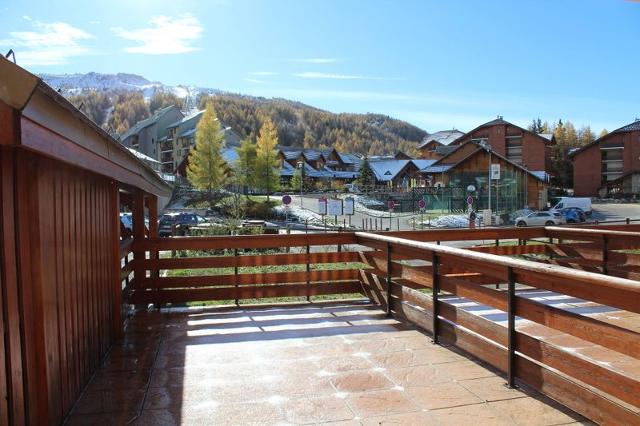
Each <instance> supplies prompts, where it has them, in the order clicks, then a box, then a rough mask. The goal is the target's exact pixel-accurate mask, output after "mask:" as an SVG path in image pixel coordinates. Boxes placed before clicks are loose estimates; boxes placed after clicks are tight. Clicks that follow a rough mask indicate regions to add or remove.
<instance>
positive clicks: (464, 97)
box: [0, 0, 640, 132]
mask: <svg viewBox="0 0 640 426" xmlns="http://www.w3.org/2000/svg"><path fill="white" fill-rule="evenodd" d="M639 45H640V2H632V1H624V0H548V1H542V0H518V1H513V0H512V1H506V0H505V1H471V0H467V1H458V0H448V1H435V0H434V1H427V0H422V1H408V0H406V1H401V0H398V1H382V0H380V1H373V0H369V1H365V0H360V1H355V0H306V1H303V0H273V1H266V0H264V1H257V0H256V1H249V0H246V1H244V0H209V1H195V0H181V1H163V0H153V1H152V0H111V1H91V2H87V1H77V2H76V1H68V0H61V1H51V0H42V1H40V0H35V1H29V0H23V1H20V2H17V1H13V0H12V1H8V0H0V50H2V52H5V51H7V50H8V49H9V48H13V49H14V50H15V51H16V57H17V60H18V63H19V64H21V65H23V66H24V67H25V68H27V69H29V70H30V71H32V72H36V73H39V72H47V73H73V72H88V71H96V72H104V73H116V72H130V73H136V74H140V75H143V76H145V77H147V78H149V79H151V80H157V81H162V82H163V83H167V84H188V85H198V86H203V87H211V88H218V89H222V90H229V91H233V92H238V93H244V94H252V95H259V96H266V97H283V98H287V99H293V100H299V101H302V102H305V103H308V104H310V105H313V106H316V107H319V108H323V109H327V110H330V111H333V112H377V113H383V114H388V115H391V116H393V117H397V118H401V119H404V120H407V121H409V122H411V123H413V124H415V125H417V126H419V127H421V128H423V129H425V130H427V131H430V132H432V131H437V130H440V129H445V128H451V127H456V128H458V129H461V130H469V129H471V128H473V127H475V126H476V125H478V124H481V123H483V122H485V121H488V120H491V119H493V118H495V116H496V115H503V116H504V118H505V119H506V120H509V121H512V122H514V123H516V124H520V125H526V124H528V123H529V122H530V121H531V119H532V118H534V117H538V116H539V117H541V118H542V119H543V120H545V119H546V120H549V121H552V120H557V119H558V118H563V119H565V120H570V121H572V122H574V124H576V125H578V126H580V125H583V124H590V125H591V126H592V128H593V129H594V130H595V131H597V132H599V131H600V129H602V128H603V127H606V128H607V129H609V130H612V129H614V128H617V127H620V126H622V125H624V124H627V123H629V122H631V121H633V120H634V118H635V117H638V116H640V81H639V76H640V54H638V49H639V47H638V46H639Z"/></svg>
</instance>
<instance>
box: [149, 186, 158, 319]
mask: <svg viewBox="0 0 640 426" xmlns="http://www.w3.org/2000/svg"><path fill="white" fill-rule="evenodd" d="M146 200H147V208H148V209H149V236H148V238H149V239H151V240H155V239H157V238H158V196H157V195H154V194H149V195H147V197H146ZM149 258H150V259H159V258H160V252H159V251H158V250H152V251H151V252H150V253H149ZM150 277H151V279H152V280H153V281H154V287H155V291H156V295H157V297H159V296H160V289H159V288H158V281H157V280H158V278H160V270H158V269H153V270H151V272H150ZM155 307H156V309H160V300H159V299H158V300H156V303H155Z"/></svg>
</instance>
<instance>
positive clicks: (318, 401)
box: [284, 396, 354, 424]
mask: <svg viewBox="0 0 640 426" xmlns="http://www.w3.org/2000/svg"><path fill="white" fill-rule="evenodd" d="M284 412H285V419H286V420H287V421H288V422H291V423H294V424H309V423H325V422H334V421H345V420H351V419H353V417H354V415H353V412H352V411H351V410H350V409H349V406H348V405H347V403H346V401H345V400H344V399H342V398H337V397H335V396H330V397H322V398H300V399H295V400H291V401H287V402H286V403H285V404H284Z"/></svg>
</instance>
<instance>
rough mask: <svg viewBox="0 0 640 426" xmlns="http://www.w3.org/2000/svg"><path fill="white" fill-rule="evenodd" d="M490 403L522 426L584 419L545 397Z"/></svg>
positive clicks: (555, 423)
mask: <svg viewBox="0 0 640 426" xmlns="http://www.w3.org/2000/svg"><path fill="white" fill-rule="evenodd" d="M488 405H489V406H490V407H491V408H492V409H493V410H495V411H497V412H499V413H500V414H502V415H503V416H504V417H507V418H509V419H511V421H513V422H514V423H515V424H517V425H520V426H525V425H531V426H534V425H559V424H563V423H571V422H575V421H580V420H584V418H583V417H582V416H579V415H577V414H575V413H573V412H572V411H570V410H569V409H567V408H565V407H563V406H562V405H560V404H558V403H556V402H554V401H552V400H551V399H549V398H544V397H540V399H537V398H532V397H528V398H517V399H512V400H505V401H494V402H489V403H488Z"/></svg>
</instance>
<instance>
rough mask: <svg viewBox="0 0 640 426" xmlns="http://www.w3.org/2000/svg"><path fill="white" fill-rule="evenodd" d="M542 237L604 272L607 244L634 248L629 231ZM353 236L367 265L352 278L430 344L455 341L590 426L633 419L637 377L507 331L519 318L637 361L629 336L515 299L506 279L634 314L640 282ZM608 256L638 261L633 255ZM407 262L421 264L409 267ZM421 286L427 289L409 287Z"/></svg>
mask: <svg viewBox="0 0 640 426" xmlns="http://www.w3.org/2000/svg"><path fill="white" fill-rule="evenodd" d="M545 233H546V235H545V236H546V237H548V238H552V239H563V240H568V239H571V240H572V243H571V244H570V246H571V247H579V248H580V247H581V246H584V245H585V244H586V245H587V246H588V247H589V249H590V250H599V251H600V253H601V254H603V256H602V258H604V260H603V259H602V258H600V259H598V261H599V262H600V263H602V262H604V268H605V271H606V265H608V264H610V263H611V262H612V258H613V257H615V256H612V254H613V253H616V252H613V251H612V250H615V249H628V248H638V247H640V235H639V234H638V233H634V232H620V231H613V230H611V231H607V230H605V231H603V232H597V231H595V230H579V229H571V230H566V229H564V228H547V229H546V230H545ZM356 238H357V241H358V243H359V244H361V245H364V246H368V247H371V248H373V249H375V250H376V251H375V252H373V253H371V252H368V253H366V257H367V258H368V259H371V260H372V263H373V264H374V265H375V267H374V269H373V270H371V271H363V272H362V280H363V283H365V285H366V287H368V288H369V289H370V291H371V293H370V297H371V298H372V299H373V300H375V301H376V302H378V303H380V304H381V305H382V306H384V307H385V309H387V311H388V312H389V313H390V314H396V315H400V316H403V317H405V318H407V319H408V320H409V321H412V322H414V323H416V324H418V325H419V326H421V327H422V328H424V329H426V330H427V331H429V332H430V333H432V336H433V338H434V341H435V342H439V341H442V342H445V343H448V344H452V345H455V346H458V347H460V348H461V349H463V350H465V351H467V352H469V353H471V354H473V355H475V356H476V357H477V358H479V359H481V360H483V361H485V362H487V363H488V364H490V365H492V366H494V367H495V368H497V369H498V370H501V371H503V372H505V373H506V374H507V383H508V384H509V385H512V386H513V385H515V382H516V379H517V380H519V381H521V382H522V383H525V384H527V385H529V386H531V387H533V388H535V389H537V390H539V391H541V392H542V393H545V394H547V395H548V396H550V397H552V398H554V399H556V400H558V401H559V402H561V403H563V404H565V405H567V406H569V407H570V408H572V409H574V410H576V411H578V412H580V413H581V414H583V415H585V416H586V417H588V418H590V419H592V420H594V421H596V422H598V423H604V424H607V423H609V424H638V423H640V417H639V415H638V409H639V408H640V382H639V381H638V380H637V377H633V376H632V375H629V374H625V373H624V372H623V371H620V370H617V369H614V368H611V367H609V366H607V365H606V363H597V362H593V361H590V360H589V359H587V358H584V357H580V356H579V355H577V354H575V353H573V352H571V351H568V350H564V349H563V348H562V347H561V346H559V345H556V344H552V343H548V342H546V341H545V339H544V338H539V337H536V336H532V335H529V334H526V333H523V332H520V331H518V330H517V328H516V317H518V318H522V319H526V320H529V321H531V322H533V323H537V324H540V325H543V326H545V327H549V328H551V329H554V330H557V331H559V332H562V333H566V334H567V335H570V336H573V337H577V338H579V339H582V340H584V341H585V344H586V345H587V346H588V342H590V343H592V344H594V345H599V346H601V347H603V348H606V349H608V350H611V351H615V352H617V353H619V354H624V355H626V356H628V357H630V359H635V360H638V359H640V334H639V333H637V332H635V331H632V330H630V329H627V328H623V327H620V326H617V325H614V324H611V323H608V322H605V321H601V320H599V319H596V318H591V317H587V316H584V315H580V314H576V313H573V312H570V311H568V310H564V309H560V308H557V307H554V306H549V305H546V304H543V303H540V302H537V301H535V300H531V299H529V298H526V297H522V296H521V295H519V294H518V293H516V285H517V286H518V287H519V288H529V289H531V288H533V289H546V290H550V291H554V292H557V293H560V294H564V295H570V296H574V297H577V298H580V299H583V300H584V301H588V302H595V303H598V304H601V305H605V306H608V307H611V308H617V309H619V310H624V311H628V312H634V313H640V282H638V281H632V280H628V279H623V278H616V277H611V276H605V275H603V274H600V273H592V272H586V271H583V270H577V269H573V268H567V267H563V266H557V265H551V264H541V263H539V262H532V261H527V260H522V259H514V258H509V257H504V256H497V255H494V254H490V253H482V252H479V251H472V250H466V249H457V248H453V247H446V246H442V245H437V244H432V243H427V242H420V241H414V240H409V239H406V238H398V237H395V236H388V235H377V234H370V233H356ZM583 241H586V243H585V242H583ZM558 246H562V245H558V244H549V245H536V246H531V245H530V246H519V251H520V253H518V254H521V253H522V252H528V253H554V251H555V250H558ZM490 248H493V249H501V248H506V247H499V246H498V247H490ZM616 254H617V255H619V256H624V257H625V258H627V259H628V258H629V256H631V258H632V259H633V261H634V262H638V255H633V254H623V253H616ZM621 259H622V257H620V258H619V259H618V260H616V261H614V263H615V262H619V261H620V260H621ZM399 260H402V261H404V263H403V264H401V263H398V261H399ZM407 260H416V261H422V263H425V262H424V261H425V260H426V261H428V264H426V265H425V264H422V265H420V266H411V265H408V264H407ZM601 268H602V266H601ZM488 284H492V285H488ZM494 284H495V285H498V286H500V287H499V288H495V286H493V285H494ZM424 288H428V289H430V290H431V295H428V294H425V293H424V292H422V291H419V290H420V289H424ZM520 291H522V290H520ZM452 296H457V297H463V298H465V299H467V300H468V301H471V302H476V303H478V304H480V305H484V306H487V307H491V308H494V309H497V310H500V311H502V312H504V313H506V316H507V323H508V325H507V327H505V326H503V325H501V324H498V323H496V322H494V321H491V320H489V319H487V318H484V317H482V316H479V315H475V314H473V313H470V312H467V311H465V310H464V309H462V308H460V307H457V306H456V305H455V304H454V303H453V302H454V299H452ZM638 365H640V363H639V364H638ZM632 371H633V370H632Z"/></svg>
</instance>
